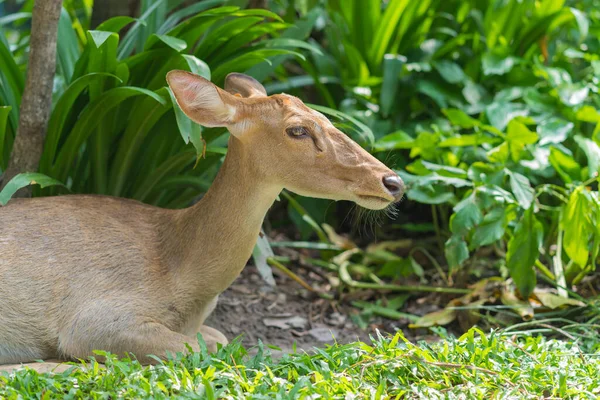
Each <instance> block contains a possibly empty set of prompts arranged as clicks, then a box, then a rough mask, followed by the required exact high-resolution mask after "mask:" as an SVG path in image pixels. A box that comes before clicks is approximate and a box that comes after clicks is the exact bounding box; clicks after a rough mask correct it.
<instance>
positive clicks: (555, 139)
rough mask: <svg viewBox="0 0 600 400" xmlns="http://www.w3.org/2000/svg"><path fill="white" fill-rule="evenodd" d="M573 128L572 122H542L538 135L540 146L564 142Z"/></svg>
mask: <svg viewBox="0 0 600 400" xmlns="http://www.w3.org/2000/svg"><path fill="white" fill-rule="evenodd" d="M573 126H574V125H573V123H572V122H568V121H565V120H564V119H560V118H550V119H544V120H542V121H541V122H540V123H539V124H538V126H537V133H538V135H539V136H540V142H539V144H540V146H544V145H547V144H549V143H562V142H564V141H565V140H566V139H567V138H568V137H569V135H570V134H571V131H572V130H573Z"/></svg>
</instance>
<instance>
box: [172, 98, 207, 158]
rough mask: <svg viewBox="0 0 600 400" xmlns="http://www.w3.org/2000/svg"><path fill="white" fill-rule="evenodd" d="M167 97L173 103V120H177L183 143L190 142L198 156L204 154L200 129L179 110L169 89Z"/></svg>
mask: <svg viewBox="0 0 600 400" xmlns="http://www.w3.org/2000/svg"><path fill="white" fill-rule="evenodd" d="M168 90H169V95H170V96H171V101H172V103H173V110H174V111H175V119H176V120H177V126H178V127H179V133H180V134H181V137H182V138H183V141H184V142H185V143H189V142H190V141H191V142H192V144H193V145H194V147H195V148H196V153H197V154H198V155H199V156H200V155H202V153H203V152H204V143H203V142H202V127H201V126H200V125H198V124H197V123H195V122H194V121H192V120H191V119H189V118H188V117H187V115H185V114H184V112H183V111H182V110H181V108H179V104H177V101H176V100H175V96H174V95H173V92H172V91H171V89H170V88H169V89H168Z"/></svg>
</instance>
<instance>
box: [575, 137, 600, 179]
mask: <svg viewBox="0 0 600 400" xmlns="http://www.w3.org/2000/svg"><path fill="white" fill-rule="evenodd" d="M575 141H576V142H577V144H578V145H579V147H580V148H581V150H583V152H584V153H585V155H586V157H587V159H588V173H589V177H590V178H594V177H596V176H598V173H600V146H598V144H597V143H596V142H594V141H593V140H591V139H588V138H586V137H583V136H581V135H575Z"/></svg>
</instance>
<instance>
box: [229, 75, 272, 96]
mask: <svg viewBox="0 0 600 400" xmlns="http://www.w3.org/2000/svg"><path fill="white" fill-rule="evenodd" d="M225 90H227V91H228V92H229V93H231V94H233V95H239V96H241V97H265V96H266V95H267V91H266V90H265V87H264V86H263V85H261V84H260V82H259V81H257V80H256V79H254V78H253V77H251V76H248V75H244V74H238V73H236V72H233V73H231V74H229V75H227V77H226V78H225Z"/></svg>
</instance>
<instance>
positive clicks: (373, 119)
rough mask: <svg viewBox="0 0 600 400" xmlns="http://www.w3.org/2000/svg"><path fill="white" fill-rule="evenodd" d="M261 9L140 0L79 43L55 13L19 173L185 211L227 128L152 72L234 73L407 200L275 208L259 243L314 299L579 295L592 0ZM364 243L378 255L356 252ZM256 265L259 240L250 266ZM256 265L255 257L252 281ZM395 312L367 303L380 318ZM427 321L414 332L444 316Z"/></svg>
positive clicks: (591, 123) (203, 185) (22, 30)
mask: <svg viewBox="0 0 600 400" xmlns="http://www.w3.org/2000/svg"><path fill="white" fill-rule="evenodd" d="M0 4H1V3H0ZM7 4H8V3H7ZM32 4H33V3H32V1H26V2H24V3H22V4H19V5H18V6H19V10H18V12H16V13H11V14H8V13H5V14H2V15H0V29H2V31H3V33H4V34H3V35H0V65H2V67H1V68H0V171H1V170H3V169H5V168H6V165H7V162H8V158H9V155H10V151H11V147H12V142H13V140H14V137H15V133H16V127H17V123H18V117H19V102H20V96H21V94H22V91H23V86H24V82H23V81H24V71H25V68H26V64H27V58H28V33H29V32H28V29H29V28H28V21H29V18H30V11H31V7H32ZM267 4H268V7H269V10H270V11H268V10H265V9H246V8H245V7H246V6H247V2H244V1H227V0H203V1H198V2H194V3H187V2H184V1H181V0H176V1H173V0H172V1H166V0H159V1H154V2H149V1H142V2H141V3H140V10H139V13H138V17H137V18H132V17H129V16H120V17H116V18H113V19H110V20H108V21H105V22H103V23H102V24H101V25H99V26H98V27H95V28H94V29H90V18H91V10H92V3H91V2H90V1H76V0H71V1H66V2H65V3H64V10H63V13H62V15H61V20H60V25H59V43H58V70H57V76H56V80H55V87H54V104H53V110H52V116H51V120H50V126H49V131H48V137H47V140H46V144H45V148H44V153H43V156H42V159H41V163H40V168H39V171H38V172H40V173H43V174H45V175H47V176H49V177H51V178H54V179H56V180H58V181H60V182H62V183H64V185H65V187H66V188H67V189H68V191H69V192H72V193H98V194H109V195H115V196H123V197H130V198H134V199H138V200H140V201H144V202H146V203H149V204H154V205H158V206H163V207H172V208H178V207H185V206H188V205H190V204H191V203H192V202H193V201H195V200H196V199H197V198H198V197H199V196H201V194H202V193H203V192H205V191H206V189H207V188H208V187H209V185H210V183H211V182H212V179H213V178H214V176H215V174H216V171H217V170H218V167H219V165H220V162H221V161H222V158H223V155H224V154H225V152H226V139H227V133H226V132H225V131H223V130H218V129H203V128H201V127H200V126H198V125H196V124H194V123H192V122H191V121H189V120H188V119H187V118H186V117H185V116H184V115H183V114H182V113H181V111H180V110H179V109H178V108H177V106H176V105H175V104H174V101H173V98H172V96H171V94H170V93H169V90H168V89H167V88H166V87H165V86H166V83H165V80H164V76H165V74H166V72H167V71H169V70H171V69H187V70H190V71H192V72H195V73H197V74H200V75H202V76H205V77H207V78H210V79H212V80H213V81H214V82H215V83H217V84H222V82H223V79H224V77H225V76H226V74H227V73H229V72H232V71H238V72H245V73H248V74H250V75H252V76H254V77H256V78H257V79H259V80H261V81H262V82H264V83H265V86H266V87H267V89H268V91H269V92H270V93H276V92H280V91H285V92H288V93H292V94H295V95H298V96H299V97H301V98H303V99H305V100H307V102H310V103H313V104H314V107H315V108H316V109H318V110H321V111H323V112H325V113H327V114H328V115H329V116H330V117H331V118H332V119H333V120H334V121H335V122H336V123H337V124H338V125H339V126H340V127H341V129H343V130H345V131H346V132H347V133H348V134H349V135H351V136H352V137H353V138H354V139H355V140H357V141H358V142H359V143H360V144H361V145H362V146H363V147H365V148H366V149H368V150H369V151H371V152H372V153H373V154H374V155H375V156H377V157H379V158H380V159H381V160H382V161H384V162H386V163H388V164H389V165H390V166H392V167H394V168H395V169H396V170H397V171H398V173H399V174H400V175H401V176H402V177H403V179H404V180H405V182H406V183H407V185H408V190H407V195H406V197H407V201H405V202H403V203H402V204H401V205H400V207H399V213H398V216H397V218H396V219H395V220H389V219H387V217H385V216H383V217H382V216H378V215H375V216H373V215H370V214H369V215H368V216H367V220H368V221H369V220H371V219H378V218H381V220H382V223H381V224H380V225H377V224H375V225H374V226H372V227H370V226H369V224H367V226H368V229H364V230H362V229H355V228H356V226H357V224H356V223H353V222H352V219H349V218H347V215H348V213H349V211H350V206H349V205H344V204H340V205H336V207H331V206H330V202H327V201H323V200H314V199H307V198H301V197H299V196H295V195H293V194H290V193H285V192H284V193H283V196H282V201H281V203H280V204H278V205H277V206H276V207H275V209H274V210H273V211H272V213H271V217H270V218H269V221H268V222H269V224H268V226H269V227H270V229H268V230H269V231H284V233H285V234H286V235H287V238H288V239H289V240H286V241H285V242H281V241H280V242H278V243H271V245H272V246H273V247H293V248H301V249H304V250H302V252H303V253H302V254H303V256H304V257H305V259H304V261H306V262H309V263H312V264H314V265H316V266H317V267H319V268H324V269H326V270H327V271H328V272H329V273H332V274H334V275H337V276H338V277H339V279H338V280H337V284H336V285H334V289H336V290H338V291H339V292H344V291H352V290H357V289H365V288H367V289H373V288H374V289H382V288H383V289H385V290H391V291H399V292H401V291H406V290H408V289H407V288H408V287H410V286H411V285H413V286H415V285H419V286H418V290H420V291H421V290H422V291H428V290H429V291H431V290H432V288H434V287H438V286H444V287H451V286H454V287H456V288H464V287H465V286H466V285H467V284H468V283H473V282H476V281H479V280H480V279H481V278H490V277H493V276H499V277H501V278H502V279H501V281H502V285H503V289H502V291H501V293H502V294H501V295H492V294H490V295H486V296H484V297H485V298H484V299H482V298H477V299H475V298H472V297H469V298H462V300H461V301H463V302H467V303H469V304H476V305H477V301H482V300H485V301H490V302H493V301H502V302H504V303H505V304H513V305H514V303H515V302H516V303H518V304H520V305H521V306H524V305H527V306H528V307H529V306H531V302H532V301H533V302H537V303H541V304H542V305H543V306H546V307H549V306H548V304H550V300H548V297H547V295H545V294H543V293H544V292H540V291H539V290H538V291H537V292H536V291H535V290H536V287H538V288H539V287H540V285H539V284H538V283H539V282H538V281H540V280H541V281H543V285H542V286H548V285H549V286H550V287H554V288H556V290H555V291H552V292H551V295H552V296H555V297H558V298H560V299H562V300H557V299H556V298H555V297H552V300H551V301H552V302H554V303H552V304H554V305H556V304H558V305H556V306H557V307H558V306H562V305H565V304H569V300H568V298H569V297H575V298H576V299H579V298H580V294H583V293H579V294H578V289H579V288H581V287H582V286H584V284H585V283H586V282H589V281H590V280H591V279H593V278H594V277H595V276H596V275H595V269H596V259H597V256H598V249H599V248H600V247H599V245H600V230H599V229H600V228H599V227H600V224H599V223H598V222H599V219H600V199H599V197H598V191H597V187H598V186H597V177H598V171H599V169H600V147H599V144H600V136H599V134H600V112H599V111H598V107H599V106H600V102H599V97H598V80H599V78H600V59H599V56H598V50H599V38H600V31H599V28H600V22H599V21H600V12H599V11H598V10H599V8H598V6H599V4H598V2H597V1H595V0H585V1H575V0H570V1H561V0H539V1H533V0H491V1H484V0H469V1H457V0H451V1H441V0H423V1H419V2H416V1H408V0H389V1H379V0H344V1H341V0H298V1H293V0H279V1H277V0H273V1H270V2H268V3H267ZM175 127H177V129H178V130H179V135H176V134H175V132H174V130H175ZM65 192H66V191H65V189H64V188H61V187H60V186H54V187H49V188H45V189H41V188H36V189H35V191H34V195H36V196H41V195H55V194H60V193H65ZM359 214H360V213H359ZM288 221H291V222H292V223H293V224H294V226H295V229H294V230H289V229H287V230H286V229H285V226H287V225H289V223H288ZM368 221H367V222H368ZM358 226H359V227H360V226H362V223H360V222H359V223H358ZM336 232H337V233H336ZM338 233H348V234H349V235H350V237H351V238H352V239H353V240H354V242H352V241H349V240H347V239H343V238H342V237H340V236H339V235H338ZM402 238H410V239H411V240H410V241H408V242H406V241H402V240H400V239H402ZM374 239H379V240H380V241H382V243H380V245H370V246H367V245H368V244H369V243H371V242H373V240H374ZM355 243H357V244H355ZM271 251H272V250H270V245H269V244H268V243H267V242H266V241H261V242H259V245H258V247H257V253H258V254H259V255H260V254H267V255H269V254H271V253H270V252H271ZM265 259H266V257H260V256H259V257H257V258H256V262H257V263H259V264H261V263H262V264H264V265H259V266H261V267H262V270H263V271H266V270H267V265H266V263H265ZM261 260H262V261H261ZM285 261H289V260H286V259H285V258H280V259H279V262H285ZM265 274H266V275H268V271H267V272H265ZM509 278H510V279H509ZM406 282H409V283H410V284H409V285H406ZM486 282H488V281H486ZM400 283H402V284H403V285H402V286H400V285H399V284H400ZM448 291H449V292H452V290H448ZM455 292H456V291H455ZM459 292H460V290H459ZM489 292H490V291H489V290H488V291H486V293H488V294H489ZM544 296H546V297H544ZM403 299H404V300H405V299H406V298H405V297H394V298H392V300H391V301H389V299H386V300H385V301H384V303H381V304H380V303H378V305H384V306H385V308H386V309H387V310H391V311H388V312H393V311H397V310H398V309H399V308H401V306H402V304H403V301H404V300H403ZM511 301H512V302H513V303H511ZM557 301H558V302H559V303H556V302H557ZM571 302H573V300H572V299H571ZM575 304H579V303H575ZM479 305H481V304H479ZM549 308H553V307H549ZM371 309H372V308H371ZM517 313H518V314H521V316H522V312H518V311H517ZM436 317H437V319H435V318H434V319H433V320H432V321H433V322H432V321H427V320H425V321H420V323H418V325H421V326H426V325H427V324H434V323H436V324H437V323H442V322H445V321H446V320H444V319H443V318H446V317H448V315H447V314H444V316H443V318H440V316H436ZM446 319H448V318H446Z"/></svg>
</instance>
